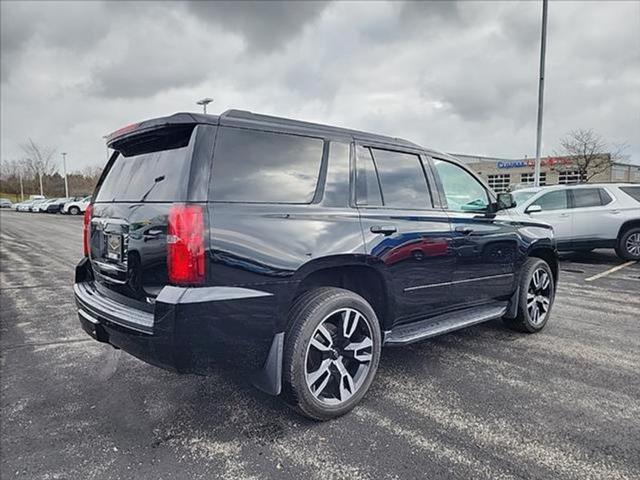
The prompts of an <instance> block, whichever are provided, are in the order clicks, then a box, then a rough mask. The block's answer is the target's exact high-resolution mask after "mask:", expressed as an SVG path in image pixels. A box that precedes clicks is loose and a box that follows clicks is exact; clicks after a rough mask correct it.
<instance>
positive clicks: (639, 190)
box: [620, 187, 640, 202]
mask: <svg viewBox="0 0 640 480" xmlns="http://www.w3.org/2000/svg"><path fill="white" fill-rule="evenodd" d="M620 190H622V191H623V192H624V193H626V194H627V195H629V196H630V197H632V198H634V199H636V200H637V201H638V202H640V187H620Z"/></svg>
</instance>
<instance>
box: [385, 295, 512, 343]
mask: <svg viewBox="0 0 640 480" xmlns="http://www.w3.org/2000/svg"><path fill="white" fill-rule="evenodd" d="M505 313H507V305H505V304H502V303H501V304H500V305H488V306H484V307H478V308H473V309H469V310H466V311H465V310H463V311H458V312H452V313H445V314H443V315H438V316H437V317H433V318H429V319H427V320H421V321H419V322H415V323H410V324H407V325H401V326H399V327H396V328H394V329H393V330H391V331H390V332H389V333H387V334H386V335H385V338H384V344H385V345H390V346H402V345H407V344H409V343H413V342H418V341H420V340H424V339H425V338H431V337H435V336H437V335H442V334H444V333H449V332H453V331H454V330H459V329H461V328H465V327H470V326H471V325H476V324H478V323H482V322H487V321H489V320H494V319H496V318H500V317H502V316H504V314H505Z"/></svg>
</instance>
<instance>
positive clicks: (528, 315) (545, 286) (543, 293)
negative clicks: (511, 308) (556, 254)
mask: <svg viewBox="0 0 640 480" xmlns="http://www.w3.org/2000/svg"><path fill="white" fill-rule="evenodd" d="M519 292H520V293H519V296H518V314H517V316H516V318H514V319H506V320H505V321H506V322H507V324H509V325H510V326H511V327H513V328H515V329H516V330H519V331H522V332H527V333H536V332H539V331H540V330H542V329H543V328H544V327H545V325H546V324H547V322H548V321H549V316H550V315H551V307H552V306H553V301H554V298H555V282H554V280H553V272H552V271H551V267H549V264H548V263H547V262H545V261H544V260H542V259H540V258H533V257H532V258H529V259H528V260H527V261H526V262H525V264H524V265H523V267H522V271H521V274H520V284H519Z"/></svg>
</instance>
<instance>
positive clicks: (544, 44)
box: [533, 0, 547, 187]
mask: <svg viewBox="0 0 640 480" xmlns="http://www.w3.org/2000/svg"><path fill="white" fill-rule="evenodd" d="M546 50H547V0H542V38H541V39H540V82H539V83H538V131H537V134H536V164H535V168H534V173H533V184H534V186H536V187H539V186H540V147H541V146H542V104H543V99H544V60H545V55H546Z"/></svg>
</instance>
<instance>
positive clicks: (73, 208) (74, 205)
mask: <svg viewBox="0 0 640 480" xmlns="http://www.w3.org/2000/svg"><path fill="white" fill-rule="evenodd" d="M89 202H91V195H89V196H88V197H84V198H81V199H80V200H76V201H75V202H67V203H65V204H64V206H63V207H62V213H69V214H71V215H80V214H81V213H84V211H85V210H86V209H87V206H88V205H89Z"/></svg>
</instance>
